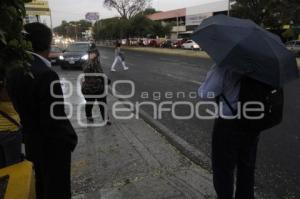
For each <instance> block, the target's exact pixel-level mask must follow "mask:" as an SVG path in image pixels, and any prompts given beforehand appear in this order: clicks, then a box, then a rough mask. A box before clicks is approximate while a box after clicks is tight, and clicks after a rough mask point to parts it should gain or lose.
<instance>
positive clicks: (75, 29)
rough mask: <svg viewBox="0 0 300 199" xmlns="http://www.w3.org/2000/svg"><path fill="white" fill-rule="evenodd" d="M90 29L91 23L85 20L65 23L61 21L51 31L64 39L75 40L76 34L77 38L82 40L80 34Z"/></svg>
mask: <svg viewBox="0 0 300 199" xmlns="http://www.w3.org/2000/svg"><path fill="white" fill-rule="evenodd" d="M91 27H92V23H91V22H88V21H86V20H80V21H71V22H66V21H62V23H61V25H60V26H57V27H55V28H54V29H53V32H54V33H56V34H58V35H60V36H64V37H70V38H73V39H75V38H76V34H77V36H78V38H82V33H83V32H85V31H86V30H88V29H90V28H91Z"/></svg>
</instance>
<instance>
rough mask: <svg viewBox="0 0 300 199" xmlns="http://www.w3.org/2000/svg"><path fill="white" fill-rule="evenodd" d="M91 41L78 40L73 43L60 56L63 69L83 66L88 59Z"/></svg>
mask: <svg viewBox="0 0 300 199" xmlns="http://www.w3.org/2000/svg"><path fill="white" fill-rule="evenodd" d="M90 44H91V43H90V42H76V43H73V44H71V45H70V46H69V47H68V48H67V49H66V50H64V53H63V54H62V55H61V56H60V57H59V62H60V65H61V68H62V69H74V68H82V65H83V64H84V63H85V62H86V61H87V60H88V58H89V56H88V53H87V52H88V50H89V47H90Z"/></svg>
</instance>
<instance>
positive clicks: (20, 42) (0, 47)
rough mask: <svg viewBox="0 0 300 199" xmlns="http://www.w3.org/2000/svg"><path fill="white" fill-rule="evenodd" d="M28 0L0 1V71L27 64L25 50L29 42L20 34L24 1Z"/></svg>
mask: <svg viewBox="0 0 300 199" xmlns="http://www.w3.org/2000/svg"><path fill="white" fill-rule="evenodd" d="M25 2H26V3H27V2H29V0H26V1H25V0H1V1H0V18H1V20H0V72H1V73H5V72H7V71H8V70H9V69H12V68H15V67H23V66H26V65H28V64H27V61H28V60H29V59H30V55H29V54H28V53H27V52H26V50H28V49H31V44H30V42H27V41H26V40H25V39H24V36H23V34H22V30H23V18H24V17H25V14H26V13H25V12H26V11H25V7H24V3H25Z"/></svg>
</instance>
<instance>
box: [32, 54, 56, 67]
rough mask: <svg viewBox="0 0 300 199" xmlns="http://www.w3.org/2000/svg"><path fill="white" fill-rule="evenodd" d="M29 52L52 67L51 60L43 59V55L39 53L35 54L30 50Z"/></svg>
mask: <svg viewBox="0 0 300 199" xmlns="http://www.w3.org/2000/svg"><path fill="white" fill-rule="evenodd" d="M30 53H31V54H33V55H35V56H37V57H38V58H40V59H41V60H42V61H43V62H44V63H45V64H46V65H47V66H48V67H49V68H51V67H52V65H51V62H50V61H49V60H47V59H45V58H44V57H42V56H41V55H39V54H36V53H34V52H30Z"/></svg>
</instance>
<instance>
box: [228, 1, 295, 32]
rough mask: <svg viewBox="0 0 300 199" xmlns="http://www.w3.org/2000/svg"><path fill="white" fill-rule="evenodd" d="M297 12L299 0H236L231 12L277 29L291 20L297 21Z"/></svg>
mask: <svg viewBox="0 0 300 199" xmlns="http://www.w3.org/2000/svg"><path fill="white" fill-rule="evenodd" d="M299 12H300V1H299V0H236V1H235V3H234V5H233V6H232V12H231V13H232V15H233V16H236V17H240V18H247V19H252V20H253V21H254V22H256V23H257V24H259V25H263V26H265V27H269V28H275V29H277V28H280V27H281V26H282V25H287V24H290V23H291V21H293V22H294V23H299Z"/></svg>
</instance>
